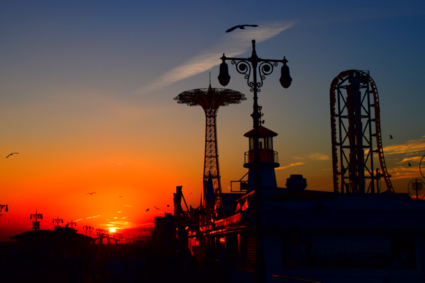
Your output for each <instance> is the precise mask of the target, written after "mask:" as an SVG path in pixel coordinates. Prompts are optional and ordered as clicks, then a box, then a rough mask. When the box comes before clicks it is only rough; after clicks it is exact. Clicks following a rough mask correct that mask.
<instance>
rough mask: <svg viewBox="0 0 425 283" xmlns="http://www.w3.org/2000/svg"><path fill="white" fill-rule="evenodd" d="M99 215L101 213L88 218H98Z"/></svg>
mask: <svg viewBox="0 0 425 283" xmlns="http://www.w3.org/2000/svg"><path fill="white" fill-rule="evenodd" d="M99 216H101V215H95V216H89V217H87V218H86V219H90V218H97V217H99Z"/></svg>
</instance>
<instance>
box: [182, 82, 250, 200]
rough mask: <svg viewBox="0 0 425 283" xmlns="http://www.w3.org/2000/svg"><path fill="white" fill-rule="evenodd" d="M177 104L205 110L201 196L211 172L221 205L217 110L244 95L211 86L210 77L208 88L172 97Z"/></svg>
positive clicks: (239, 99)
mask: <svg viewBox="0 0 425 283" xmlns="http://www.w3.org/2000/svg"><path fill="white" fill-rule="evenodd" d="M174 100H177V103H179V104H187V105H189V106H198V105H199V106H202V108H203V109H204V112H205V118H206V122H205V154H204V170H203V176H202V177H203V184H204V188H203V190H204V191H203V197H204V200H205V199H206V196H207V194H206V189H207V185H208V184H207V183H208V177H209V174H210V172H211V177H212V183H213V189H214V190H213V194H214V195H215V199H216V200H218V201H219V207H221V203H222V201H221V182H220V168H219V162H218V146H217V112H218V108H219V107H220V106H227V105H229V104H239V103H240V102H241V101H243V100H246V98H245V95H244V94H242V93H240V92H238V91H235V90H231V89H225V88H211V78H210V84H209V88H207V89H206V88H198V89H192V90H188V91H184V92H182V93H180V94H179V95H178V96H177V97H175V98H174Z"/></svg>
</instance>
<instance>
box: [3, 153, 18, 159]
mask: <svg viewBox="0 0 425 283" xmlns="http://www.w3.org/2000/svg"><path fill="white" fill-rule="evenodd" d="M14 154H19V152H12V153H11V154H9V155H8V156H6V158H8V157H9V156H12V155H14Z"/></svg>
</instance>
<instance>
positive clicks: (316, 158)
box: [309, 153, 329, 160]
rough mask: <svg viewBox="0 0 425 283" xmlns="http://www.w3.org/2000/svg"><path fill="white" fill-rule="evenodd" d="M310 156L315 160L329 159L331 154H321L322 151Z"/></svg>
mask: <svg viewBox="0 0 425 283" xmlns="http://www.w3.org/2000/svg"><path fill="white" fill-rule="evenodd" d="M309 157H310V159H313V160H329V156H327V155H326V154H321V153H313V154H311V155H310V156H309Z"/></svg>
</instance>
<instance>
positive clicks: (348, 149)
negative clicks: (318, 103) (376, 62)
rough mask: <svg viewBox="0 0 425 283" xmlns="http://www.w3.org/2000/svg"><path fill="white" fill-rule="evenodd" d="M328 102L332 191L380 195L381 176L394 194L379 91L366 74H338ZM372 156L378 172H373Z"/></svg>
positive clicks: (348, 72)
mask: <svg viewBox="0 0 425 283" xmlns="http://www.w3.org/2000/svg"><path fill="white" fill-rule="evenodd" d="M330 100H331V128H332V165H333V181H334V191H335V192H338V193H339V192H341V193H379V192H381V186H380V179H381V177H383V178H384V180H385V184H386V186H387V191H388V192H390V193H394V188H393V186H392V184H391V180H390V177H391V176H390V175H389V173H388V170H387V165H386V163H385V159H384V150H383V145H382V135H381V118H380V108H379V96H378V89H377V87H376V84H375V82H374V81H373V79H372V78H371V76H370V75H369V73H366V72H363V71H359V70H348V71H344V72H341V73H340V74H339V75H338V76H337V77H336V78H335V79H334V80H333V81H332V83H331V89H330ZM374 141H376V148H375V145H374ZM374 153H377V154H378V159H379V164H380V167H381V172H380V171H379V169H376V172H375V170H374V166H375V165H374V161H375V160H374ZM338 163H339V164H340V168H338ZM339 180H340V181H341V183H339Z"/></svg>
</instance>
